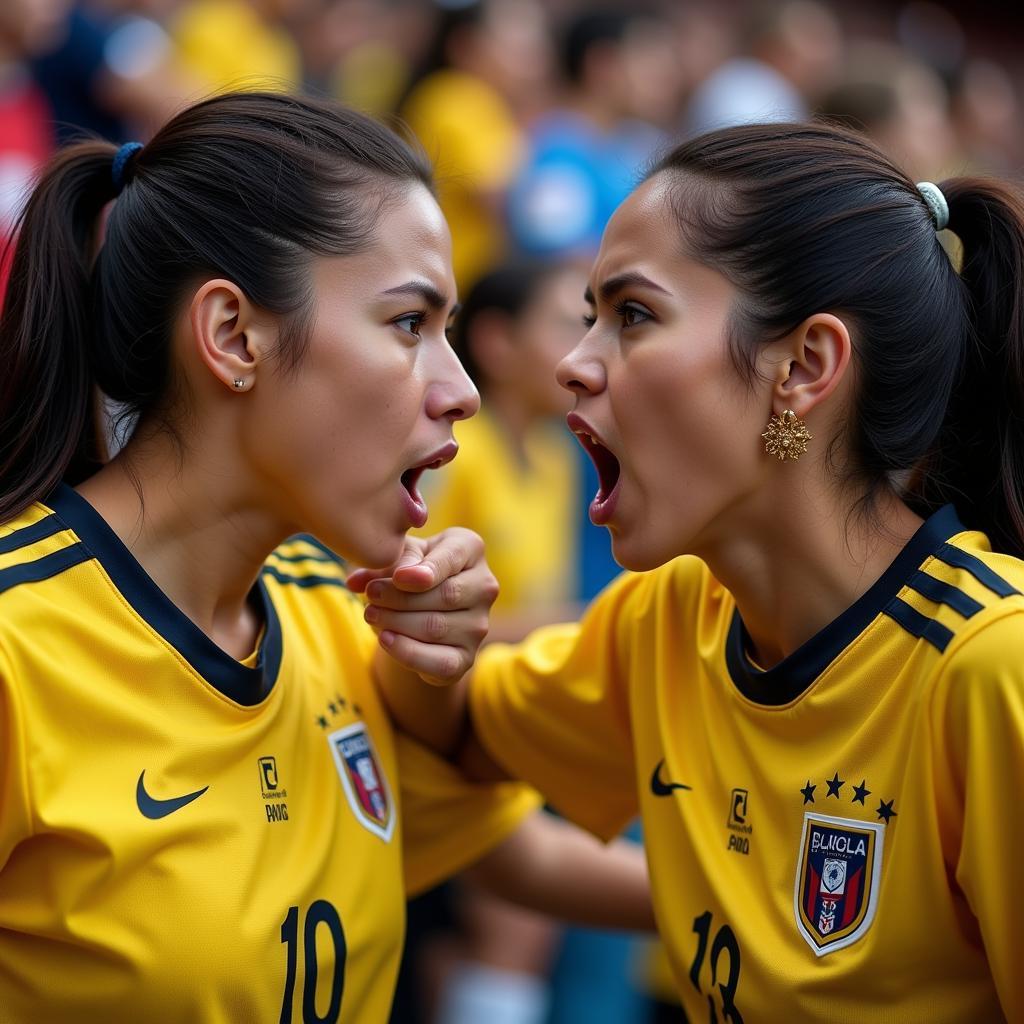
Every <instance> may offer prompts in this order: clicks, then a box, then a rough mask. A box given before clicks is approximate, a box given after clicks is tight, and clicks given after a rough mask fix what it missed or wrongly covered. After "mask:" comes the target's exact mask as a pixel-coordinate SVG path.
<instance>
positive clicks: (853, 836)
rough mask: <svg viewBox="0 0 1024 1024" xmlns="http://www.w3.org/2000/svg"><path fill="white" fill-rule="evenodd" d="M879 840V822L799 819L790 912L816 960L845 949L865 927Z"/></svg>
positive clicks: (877, 872) (870, 915) (871, 908)
mask: <svg viewBox="0 0 1024 1024" xmlns="http://www.w3.org/2000/svg"><path fill="white" fill-rule="evenodd" d="M884 838H885V826H884V825H882V824H881V823H875V822H869V821H855V820H853V819H851V818H833V817H829V816H828V815H826V814H815V813H814V812H813V811H807V812H806V813H805V814H804V829H803V834H802V836H801V837H800V858H799V860H798V862H797V868H796V885H795V886H794V889H793V904H794V907H793V909H794V911H795V913H796V926H797V928H799V929H800V934H801V935H803V937H804V938H805V939H806V940H807V944H808V945H809V946H810V947H811V949H813V950H814V952H815V954H816V955H818V956H825V955H826V954H827V953H834V952H835V951H836V950H837V949H842V948H843V947H844V946H849V945H850V944H851V943H854V942H856V941H857V940H858V939H859V938H860V937H861V936H862V935H863V934H864V933H865V932H866V931H867V930H868V928H870V927H871V922H872V921H873V920H874V917H875V908H876V906H877V904H878V887H879V881H880V878H881V874H882V842H883V840H884Z"/></svg>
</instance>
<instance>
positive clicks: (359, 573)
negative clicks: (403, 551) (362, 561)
mask: <svg viewBox="0 0 1024 1024" xmlns="http://www.w3.org/2000/svg"><path fill="white" fill-rule="evenodd" d="M390 578H391V570H390V569H352V570H350V571H349V573H348V575H347V576H346V577H345V586H346V587H348V589H349V590H351V591H352V593H354V594H362V593H363V592H364V591H365V590H366V588H367V587H368V586H369V584H370V583H372V582H373V581H374V580H379V579H390Z"/></svg>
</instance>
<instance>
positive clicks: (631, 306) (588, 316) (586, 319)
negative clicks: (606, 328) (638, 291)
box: [583, 299, 651, 330]
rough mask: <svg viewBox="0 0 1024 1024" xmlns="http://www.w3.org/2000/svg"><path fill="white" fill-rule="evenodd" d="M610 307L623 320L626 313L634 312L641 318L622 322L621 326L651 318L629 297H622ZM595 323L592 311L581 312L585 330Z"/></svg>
mask: <svg viewBox="0 0 1024 1024" xmlns="http://www.w3.org/2000/svg"><path fill="white" fill-rule="evenodd" d="M612 309H614V310H615V315H616V316H617V317H618V318H619V319H620V320H623V321H624V320H625V318H626V314H627V313H635V314H636V315H637V316H639V317H641V318H642V319H640V320H635V321H634V322H633V323H629V324H628V323H623V325H622V326H623V327H624V328H628V327H636V326H638V325H639V324H642V323H643V322H644V320H650V319H651V314H650V313H649V312H648V311H647V310H646V309H644V308H643V306H640V305H638V304H637V303H635V302H632V301H630V300H629V299H623V300H622V301H621V302H617V303H615V305H614V306H613V307H612ZM596 323H597V317H596V316H594V315H593V314H592V313H584V314H583V326H584V327H586V328H587V330H590V328H591V327H593V326H594V324H596Z"/></svg>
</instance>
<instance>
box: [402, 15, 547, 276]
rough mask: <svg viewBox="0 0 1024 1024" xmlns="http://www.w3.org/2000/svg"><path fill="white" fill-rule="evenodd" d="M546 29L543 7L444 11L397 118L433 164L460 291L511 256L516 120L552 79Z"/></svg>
mask: <svg viewBox="0 0 1024 1024" xmlns="http://www.w3.org/2000/svg"><path fill="white" fill-rule="evenodd" d="M546 27H547V26H546V21H545V18H544V13H543V9H542V8H541V6H540V4H539V3H538V2H537V0H478V2H475V3H469V4H461V5H459V6H458V7H457V8H456V7H454V5H453V6H452V7H450V8H449V9H447V10H444V11H443V13H442V16H441V19H440V22H439V25H438V29H437V33H436V40H435V43H434V45H433V46H432V48H431V51H430V53H429V55H428V58H427V61H426V65H425V69H424V74H423V75H422V76H421V77H420V78H419V80H418V81H416V82H415V83H414V84H413V86H412V88H411V90H410V92H409V95H408V97H407V98H406V100H405V102H404V104H403V105H402V108H401V111H400V113H401V114H402V116H403V117H404V119H405V120H406V121H407V122H408V124H409V127H410V128H411V129H412V130H413V131H414V132H415V133H416V135H417V136H418V137H419V139H420V140H421V142H422V143H423V145H424V146H425V147H426V150H427V153H428V155H429V156H430V157H431V159H433V160H434V161H435V166H436V168H437V174H438V180H439V184H440V196H441V207H442V209H443V210H444V212H445V215H446V216H447V218H448V223H449V224H450V225H451V229H452V239H453V241H452V250H453V251H452V258H453V264H454V268H455V278H456V280H457V281H458V284H459V289H460V291H466V290H468V288H469V287H470V286H471V285H472V283H473V282H474V281H475V280H477V279H478V278H479V277H480V276H481V275H482V274H484V273H485V272H486V271H487V270H488V269H489V268H490V267H491V266H493V265H494V264H495V262H496V261H498V260H499V259H501V258H502V256H503V254H504V252H505V245H506V242H505V233H504V227H503V222H502V202H503V198H504V192H505V189H506V188H507V186H508V184H509V181H510V180H511V178H512V175H513V174H514V173H515V170H516V167H517V166H518V164H519V162H520V160H521V158H522V155H523V134H522V129H521V128H520V123H519V114H520V112H521V111H522V110H523V109H524V108H525V107H527V106H528V105H530V104H532V103H535V102H536V100H537V97H538V96H543V95H544V94H545V92H546V89H547V83H548V79H549V75H550V60H549V58H548V52H549V44H548V39H547V32H546Z"/></svg>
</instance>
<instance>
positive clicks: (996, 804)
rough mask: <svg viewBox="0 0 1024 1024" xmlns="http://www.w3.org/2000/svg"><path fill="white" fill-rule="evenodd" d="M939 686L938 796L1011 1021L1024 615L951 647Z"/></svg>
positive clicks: (1023, 842)
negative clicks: (955, 646) (954, 648)
mask: <svg viewBox="0 0 1024 1024" xmlns="http://www.w3.org/2000/svg"><path fill="white" fill-rule="evenodd" d="M939 692H940V700H939V704H938V710H937V714H936V716H935V728H934V745H935V748H936V754H937V756H936V764H937V766H938V767H937V778H936V783H937V784H936V799H937V802H938V804H939V806H940V808H943V807H944V808H945V809H946V811H947V813H946V814H945V815H944V818H945V823H946V824H947V834H948V835H950V836H951V840H950V841H949V853H948V855H947V856H948V859H949V860H950V861H951V862H952V863H951V864H950V867H951V868H952V870H953V873H954V877H955V879H956V883H957V885H959V887H960V889H961V890H962V892H963V894H964V896H965V898H966V900H967V903H968V905H969V906H970V908H971V910H972V911H973V913H974V916H975V917H976V919H977V922H978V927H979V929H980V932H981V939H982V942H983V943H984V947H985V954H986V957H987V959H988V962H989V966H990V969H991V971H992V977H993V980H994V982H995V986H996V990H997V992H998V993H999V999H1000V1002H1001V1003H1002V1006H1003V1009H1004V1010H1005V1012H1006V1015H1007V1018H1010V1017H1012V1016H1013V1014H1014V1013H1015V1012H1016V1011H1017V1010H1019V1008H1020V1007H1021V1006H1024V973H1022V972H1021V970H1020V954H1021V950H1024V914H1022V913H1021V912H1020V900H1019V899H1015V898H1013V895H1012V894H1013V892H1014V891H1015V885H1014V880H1015V879H1016V878H1018V877H1019V874H1020V869H1019V857H1020V851H1021V850H1022V849H1024V816H1022V815H1021V814H1020V812H1019V808H1018V803H1019V788H1020V783H1021V780H1022V779H1024V612H1014V613H1011V614H1010V615H1005V616H1003V617H1002V618H1000V619H998V620H996V621H995V622H993V623H991V624H989V625H987V626H984V627H982V629H981V631H980V632H978V633H976V634H974V635H973V636H971V637H969V638H967V641H966V642H965V643H964V644H963V645H961V646H960V647H959V648H958V649H957V650H955V651H954V652H952V653H951V656H950V662H949V664H948V666H947V668H946V672H945V677H944V680H943V683H942V685H940V687H939Z"/></svg>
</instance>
